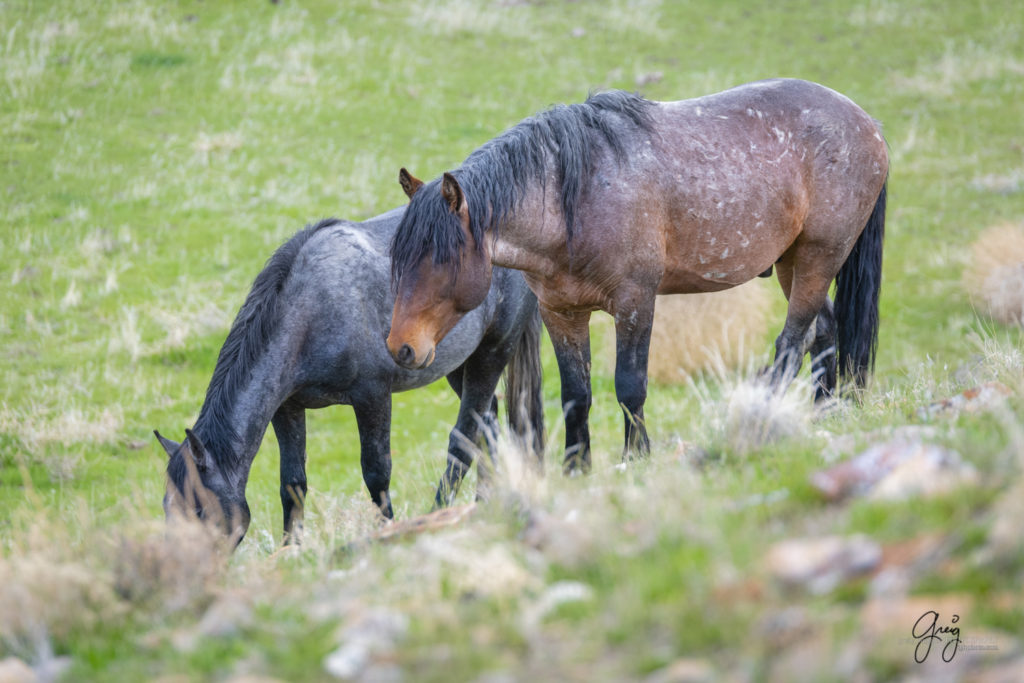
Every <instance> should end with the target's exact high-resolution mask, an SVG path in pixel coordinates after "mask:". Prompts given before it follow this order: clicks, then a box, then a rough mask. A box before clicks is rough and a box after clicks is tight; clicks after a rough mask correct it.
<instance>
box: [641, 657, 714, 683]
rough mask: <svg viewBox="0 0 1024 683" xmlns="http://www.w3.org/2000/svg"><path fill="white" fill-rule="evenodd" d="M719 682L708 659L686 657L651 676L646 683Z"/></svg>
mask: <svg viewBox="0 0 1024 683" xmlns="http://www.w3.org/2000/svg"><path fill="white" fill-rule="evenodd" d="M716 680H719V679H718V676H717V674H716V672H715V667H713V666H712V665H711V663H710V662H709V661H708V660H706V659H695V658H691V657H685V658H683V659H677V660H676V661H674V662H672V663H671V664H669V665H668V666H666V667H664V668H662V669H658V670H657V671H655V672H653V673H652V674H650V675H649V676H648V677H647V678H646V679H645V681H646V683H704V682H705V681H716Z"/></svg>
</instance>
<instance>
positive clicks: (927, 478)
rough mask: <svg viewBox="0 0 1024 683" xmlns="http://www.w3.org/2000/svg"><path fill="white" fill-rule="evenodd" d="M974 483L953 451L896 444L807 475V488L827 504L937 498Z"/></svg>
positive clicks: (975, 478) (973, 473)
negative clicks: (867, 498)
mask: <svg viewBox="0 0 1024 683" xmlns="http://www.w3.org/2000/svg"><path fill="white" fill-rule="evenodd" d="M977 481H978V473H977V471H975V469H974V467H973V466H971V465H970V464H969V463H965V462H963V460H962V459H961V457H960V454H959V453H957V452H956V451H952V450H949V449H947V448H943V447H942V446H937V445H935V444H926V443H920V442H907V441H902V440H896V441H889V442H886V443H882V444H877V445H875V446H872V447H870V448H868V449H867V450H865V451H863V452H862V453H860V454H859V455H857V456H854V457H853V458H851V459H850V460H847V461H844V462H841V463H839V464H837V465H833V466H832V467H830V468H828V469H826V470H822V471H819V472H815V473H814V474H813V475H811V485H812V486H813V487H814V488H816V489H817V490H818V491H819V492H820V493H821V495H822V496H824V497H825V498H826V499H827V500H830V501H838V500H842V499H844V498H847V497H849V496H853V495H868V494H870V495H871V496H872V497H873V498H876V499H880V500H902V499H905V498H908V497H911V496H914V495H925V496H930V495H939V494H943V493H948V492H949V491H951V490H953V489H955V488H957V487H959V486H963V485H967V484H974V483H976V482H977Z"/></svg>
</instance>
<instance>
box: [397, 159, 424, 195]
mask: <svg viewBox="0 0 1024 683" xmlns="http://www.w3.org/2000/svg"><path fill="white" fill-rule="evenodd" d="M398 184H399V185H401V186H402V189H403V190H404V191H405V196H406V197H408V198H409V199H412V196H413V195H414V194H416V193H417V192H418V191H419V189H420V188H421V187H423V181H422V180H420V179H419V178H417V177H416V176H414V175H413V174H412V173H409V172H408V171H407V170H405V167H404V166H403V167H402V170H400V171H399V172H398Z"/></svg>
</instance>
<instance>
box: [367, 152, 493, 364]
mask: <svg viewBox="0 0 1024 683" xmlns="http://www.w3.org/2000/svg"><path fill="white" fill-rule="evenodd" d="M399 182H400V183H401V185H402V189H403V190H405V193H406V194H407V195H408V196H409V200H410V202H409V207H408V209H407V210H406V212H405V216H403V218H402V222H401V223H400V224H399V227H398V233H397V234H401V233H403V232H405V233H414V232H416V231H417V230H420V231H422V230H430V231H432V233H431V234H430V237H429V239H427V240H421V241H420V243H421V244H426V245H427V246H426V248H424V249H420V250H419V252H418V253H415V254H409V253H403V254H399V255H396V254H394V253H393V254H392V255H393V257H395V260H394V270H393V272H392V281H393V286H394V287H395V294H396V297H395V308H394V311H393V313H392V318H391V332H390V333H389V334H388V338H387V344H388V350H389V351H390V352H391V355H392V356H393V357H394V359H395V361H396V362H397V363H398V364H399V365H401V366H402V367H405V368H410V369H412V368H425V367H427V366H428V365H430V364H431V363H432V362H433V360H434V350H435V348H436V346H437V343H438V342H440V341H441V339H443V338H444V336H445V335H446V334H448V332H450V331H451V329H452V328H453V327H455V324H456V323H458V322H459V320H461V319H462V317H463V316H464V315H465V314H467V313H469V312H470V311H472V310H473V309H474V308H476V307H477V306H479V305H480V304H481V303H483V301H484V299H485V298H486V297H487V292H488V290H489V289H490V286H491V259H490V255H489V254H488V253H487V249H486V245H485V242H484V240H483V239H482V238H481V239H477V238H476V237H474V235H473V231H472V230H471V229H470V214H469V204H468V202H467V200H466V194H465V193H464V192H463V190H462V187H461V186H460V185H459V182H458V180H456V179H455V176H453V175H452V174H451V173H445V174H444V176H443V177H442V178H441V180H440V182H437V181H435V182H432V183H429V184H426V185H424V183H423V182H422V181H420V180H418V179H417V178H414V177H413V176H412V175H410V174H409V172H408V171H406V170H405V169H404V168H403V169H402V170H401V172H400V174H399ZM396 244H397V242H396Z"/></svg>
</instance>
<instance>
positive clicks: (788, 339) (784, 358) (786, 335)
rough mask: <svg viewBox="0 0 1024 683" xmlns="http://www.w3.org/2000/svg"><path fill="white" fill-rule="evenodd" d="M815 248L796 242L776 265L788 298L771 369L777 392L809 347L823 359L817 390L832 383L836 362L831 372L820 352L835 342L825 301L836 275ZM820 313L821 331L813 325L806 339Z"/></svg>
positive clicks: (832, 320) (830, 316)
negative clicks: (811, 332)
mask: <svg viewBox="0 0 1024 683" xmlns="http://www.w3.org/2000/svg"><path fill="white" fill-rule="evenodd" d="M816 251H817V250H815V249H813V248H812V247H810V246H809V245H808V244H806V243H803V244H800V243H798V244H796V245H794V246H793V248H792V249H791V250H790V251H789V252H787V253H786V254H785V255H784V256H783V258H782V259H781V260H780V261H779V263H778V264H777V267H776V272H777V273H778V277H779V284H780V285H782V291H783V293H784V294H785V295H786V299H787V300H788V301H789V309H788V310H787V312H786V324H785V325H784V326H783V328H782V333H781V334H779V336H778V338H776V340H775V362H774V364H773V365H772V372H771V379H772V384H773V386H774V387H775V388H776V389H777V390H779V391H782V390H785V388H786V387H788V386H789V384H790V383H791V382H792V381H793V379H794V378H795V377H796V375H797V373H798V372H800V366H801V365H802V364H803V357H804V354H805V353H807V351H808V349H810V351H811V353H812V354H813V355H814V357H815V358H816V359H817V358H819V357H820V358H821V360H822V362H823V378H822V379H823V381H824V384H822V380H819V388H818V392H823V391H826V390H828V382H829V381H831V383H832V386H833V387H834V385H835V379H834V378H835V361H834V360H833V361H832V364H831V367H832V371H831V375H830V373H829V365H828V363H827V354H823V352H824V351H825V350H826V349H827V348H828V346H831V344H832V343H834V342H832V341H830V340H834V336H835V332H834V330H835V318H834V316H832V315H831V311H832V308H831V305H829V303H828V288H829V285H830V284H831V283H832V279H833V278H834V277H835V274H834V273H833V272H831V265H832V264H831V263H828V262H827V261H824V262H823V260H822V259H820V258H816ZM819 314H822V319H821V325H820V327H821V334H820V335H819V333H818V329H817V327H818V326H816V328H815V330H814V335H813V337H812V338H810V339H809V338H808V333H809V332H810V331H811V325H812V324H815V318H817V317H818V316H819ZM830 377H831V380H830V379H829V378H830ZM818 392H816V394H817V393H818Z"/></svg>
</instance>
